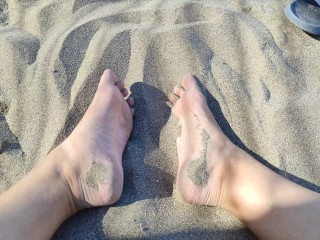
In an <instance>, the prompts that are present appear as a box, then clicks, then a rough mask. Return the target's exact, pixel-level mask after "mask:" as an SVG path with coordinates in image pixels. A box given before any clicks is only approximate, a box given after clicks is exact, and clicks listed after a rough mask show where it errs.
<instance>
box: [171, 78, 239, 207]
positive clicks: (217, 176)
mask: <svg viewBox="0 0 320 240" xmlns="http://www.w3.org/2000/svg"><path fill="white" fill-rule="evenodd" d="M169 100H170V102H171V103H172V104H173V105H174V106H173V108H172V112H173V114H174V115H175V116H176V117H178V118H179V120H180V124H181V126H182V132H181V137H179V138H178V139H177V146H178V158H179V169H178V174H177V191H178V194H179V196H180V198H181V200H183V201H185V202H187V203H192V204H197V205H209V206H220V205H221V204H222V203H221V201H223V199H222V198H223V190H224V189H223V179H224V176H225V173H226V169H227V167H228V158H229V156H230V154H232V152H233V149H235V146H234V145H233V144H232V143H231V142H230V140H229V139H228V138H227V137H226V136H225V135H224V133H223V132H222V130H221V129H220V128H219V126H218V124H217V122H216V120H215V119H214V117H213V115H212V113H211V111H210V109H209V108H208V105H207V103H206V99H205V97H204V96H203V95H202V93H201V91H200V89H199V87H198V85H197V82H196V80H195V79H194V77H193V76H192V75H190V74H189V75H186V76H185V77H184V78H183V80H182V86H176V87H175V88H174V90H173V93H172V94H171V95H170V98H169Z"/></svg>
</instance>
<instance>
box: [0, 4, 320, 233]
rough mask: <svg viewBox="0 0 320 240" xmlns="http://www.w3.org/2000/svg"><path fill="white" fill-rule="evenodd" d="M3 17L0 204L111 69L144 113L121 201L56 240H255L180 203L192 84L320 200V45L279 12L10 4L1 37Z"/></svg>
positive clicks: (237, 7)
mask: <svg viewBox="0 0 320 240" xmlns="http://www.w3.org/2000/svg"><path fill="white" fill-rule="evenodd" d="M0 6H1V7H0V51H1V54H0V74H1V78H0V111H1V112H0V128H1V135H0V140H1V142H0V153H1V155H0V176H1V177H0V191H5V190H6V189H7V188H9V187H10V186H11V185H12V184H13V183H15V182H16V181H18V180H19V179H20V178H21V177H22V176H23V175H24V174H25V173H26V172H28V171H29V170H30V169H31V168H32V167H33V166H34V165H35V164H36V163H37V162H39V161H40V160H41V159H43V158H44V157H45V156H46V154H47V153H48V152H49V151H50V150H51V149H52V148H53V147H55V146H56V145H57V144H58V143H59V142H61V141H62V140H63V139H64V138H65V137H66V136H67V135H68V134H69V133H70V132H71V131H72V129H73V128H74V126H75V125H76V124H77V122H78V121H79V119H80V118H81V116H82V115H83V113H84V112H85V110H86V108H87V106H88V104H89V103H90V100H91V99H92V97H93V94H94V92H95V89H96V87H97V83H98V81H99V78H100V75H101V74H102V72H103V70H104V69H106V68H111V69H113V70H114V71H115V72H116V73H117V74H118V76H119V77H120V78H121V79H123V80H124V81H125V82H126V84H127V85H128V86H130V90H131V94H132V96H133V97H134V98H135V100H136V116H135V119H134V129H133V133H132V136H131V138H130V141H129V143H128V146H127V149H126V151H125V154H124V170H125V188H124V193H123V196H122V198H121V199H120V201H119V202H118V203H117V204H116V205H115V206H113V207H110V208H99V209H92V210H88V211H85V212H82V213H79V214H77V215H76V216H75V217H73V218H72V219H70V220H68V221H67V222H66V223H65V224H64V225H63V226H62V227H61V229H60V230H59V231H58V233H57V234H56V236H55V239H104V238H107V237H109V238H112V239H121V238H144V237H145V238H148V237H150V238H155V239H212V238H214V239H254V237H253V236H252V234H251V233H250V232H249V231H248V230H246V229H244V227H243V226H242V225H241V223H240V222H238V221H237V220H236V219H235V218H234V217H232V216H231V215H230V214H228V213H226V212H224V211H222V210H220V209H216V208H205V207H194V206H188V205H185V204H182V203H179V202H177V201H175V200H174V197H172V195H173V196H174V195H175V193H174V187H173V185H174V178H175V177H174V176H175V173H176V168H177V156H176V147H175V141H176V137H177V136H178V135H179V129H178V123H177V120H176V119H175V118H174V117H173V116H171V115H170V108H169V107H168V106H167V105H166V104H165V101H166V96H167V95H168V94H169V93H170V91H171V89H172V88H173V86H174V85H176V84H178V83H179V82H180V79H181V78H182V76H183V75H184V74H185V73H187V72H191V73H193V74H195V75H196V76H197V77H198V79H199V80H200V82H201V86H202V89H203V91H204V93H205V95H206V97H207V99H208V101H209V105H210V108H211V110H212V111H213V113H214V114H215V116H216V118H217V120H218V122H219V124H220V126H221V127H222V129H223V130H224V131H225V132H226V134H227V135H228V136H229V137H230V138H231V139H232V140H233V141H234V142H235V143H236V144H237V145H239V146H241V147H242V148H244V149H246V150H247V151H248V152H250V153H251V154H253V155H254V156H255V157H256V158H258V159H259V160H260V161H262V162H263V163H265V164H267V165H268V166H270V164H271V165H272V166H274V167H273V168H274V169H275V170H276V171H278V172H279V173H280V174H282V175H284V176H286V177H288V178H290V179H292V180H294V181H296V182H299V183H300V184H302V185H304V186H307V187H309V188H311V189H313V190H316V191H320V189H319V187H317V186H316V185H319V184H320V175H319V167H320V163H319V157H318V156H319V155H320V147H319V146H320V126H319V125H318V118H319V117H318V116H319V115H320V110H319V107H318V105H319V93H320V87H319V84H318V83H319V72H320V65H319V64H318V63H319V61H318V53H319V52H320V44H319V39H316V38H312V37H311V36H309V35H307V34H305V33H304V32H302V31H300V30H299V29H297V28H295V27H294V26H293V25H292V24H290V23H289V21H287V19H286V18H285V17H284V14H283V12H282V9H283V7H284V5H283V4H282V3H279V1H276V0H272V1H267V2H265V1H253V0H252V1H250V0H247V1H238V2H235V1H229V0H228V1H205V0H203V1H191V0H178V1H160V0H157V1H134V0H127V1H111V0H109V1H108V0H100V1H99V0H95V1H94V0H72V1H70V0H46V1H41V0H33V1H29V2H27V1H19V0H9V1H8V17H9V21H8V23H9V24H8V26H3V27H1V25H5V23H6V22H7V20H6V11H1V10H2V9H5V5H4V2H3V1H1V0H0ZM218 103H219V104H220V105H219V104H218Z"/></svg>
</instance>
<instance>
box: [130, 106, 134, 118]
mask: <svg viewBox="0 0 320 240" xmlns="http://www.w3.org/2000/svg"><path fill="white" fill-rule="evenodd" d="M130 111H131V114H132V116H133V115H134V108H130Z"/></svg>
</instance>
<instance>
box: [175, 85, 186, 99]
mask: <svg viewBox="0 0 320 240" xmlns="http://www.w3.org/2000/svg"><path fill="white" fill-rule="evenodd" d="M173 93H174V94H175V95H177V96H178V97H182V96H183V94H184V93H185V90H184V89H183V87H181V86H175V87H174V89H173Z"/></svg>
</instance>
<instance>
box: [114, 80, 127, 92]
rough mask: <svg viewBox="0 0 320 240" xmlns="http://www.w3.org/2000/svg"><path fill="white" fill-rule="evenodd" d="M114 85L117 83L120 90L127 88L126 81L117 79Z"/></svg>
mask: <svg viewBox="0 0 320 240" xmlns="http://www.w3.org/2000/svg"><path fill="white" fill-rule="evenodd" d="M114 85H116V86H117V88H119V90H120V91H122V90H123V89H124V88H125V84H124V81H117V82H116V83H115V84H114Z"/></svg>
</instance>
